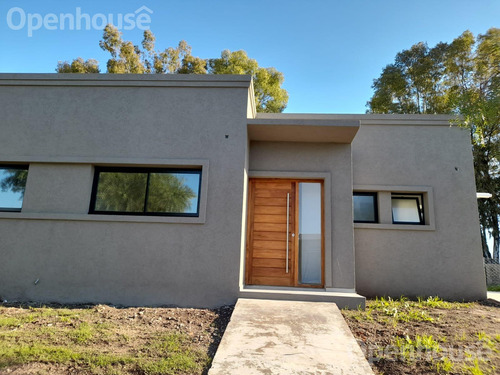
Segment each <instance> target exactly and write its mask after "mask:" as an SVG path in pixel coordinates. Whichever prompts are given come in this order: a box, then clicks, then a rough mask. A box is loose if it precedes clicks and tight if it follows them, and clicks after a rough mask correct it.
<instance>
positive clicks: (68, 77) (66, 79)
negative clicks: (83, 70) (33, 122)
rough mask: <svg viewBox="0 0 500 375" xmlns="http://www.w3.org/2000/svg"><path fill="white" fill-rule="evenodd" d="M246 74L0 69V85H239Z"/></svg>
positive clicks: (247, 83)
mask: <svg viewBox="0 0 500 375" xmlns="http://www.w3.org/2000/svg"><path fill="white" fill-rule="evenodd" d="M251 82H252V76H250V75H245V74H241V75H234V74H108V73H99V74H79V73H0V86H122V87H130V86H148V87H242V88H247V89H248V88H249V87H250V85H251Z"/></svg>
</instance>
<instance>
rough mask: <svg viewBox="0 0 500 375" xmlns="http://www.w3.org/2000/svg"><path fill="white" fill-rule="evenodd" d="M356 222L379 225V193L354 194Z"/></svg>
mask: <svg viewBox="0 0 500 375" xmlns="http://www.w3.org/2000/svg"><path fill="white" fill-rule="evenodd" d="M353 207H354V222H355V223H377V222H378V210H377V193H365V192H363V193H361V192H354V193H353Z"/></svg>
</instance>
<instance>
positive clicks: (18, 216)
mask: <svg viewBox="0 0 500 375" xmlns="http://www.w3.org/2000/svg"><path fill="white" fill-rule="evenodd" d="M1 219H10V220H12V219H13V220H56V221H57V220H58V221H91V222H122V223H160V224H163V223H164V224H204V223H205V218H204V217H201V216H200V217H186V216H132V215H94V214H59V213H25V212H0V220H1Z"/></svg>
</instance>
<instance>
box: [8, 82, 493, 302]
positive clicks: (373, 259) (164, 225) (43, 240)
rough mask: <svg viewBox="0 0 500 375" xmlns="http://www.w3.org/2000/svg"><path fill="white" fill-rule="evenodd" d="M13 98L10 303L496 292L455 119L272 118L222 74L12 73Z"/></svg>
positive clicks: (466, 151) (477, 295)
mask: <svg viewBox="0 0 500 375" xmlns="http://www.w3.org/2000/svg"><path fill="white" fill-rule="evenodd" d="M0 103H2V104H1V105H0V131H1V134H2V136H1V137H0V183H1V182H2V181H3V182H4V183H3V190H0V238H1V241H0V257H1V259H2V261H1V262H0V297H1V298H3V299H6V300H20V301H30V300H35V301H46V302H54V301H55V302H63V303H75V302H100V303H113V304H121V305H179V306H192V307H213V306H220V305H223V304H230V303H234V302H235V300H236V299H237V298H238V297H247V298H252V297H258V298H294V299H305V300H332V301H335V302H337V303H338V304H339V306H350V307H356V306H358V305H363V303H364V297H365V296H376V295H378V296H382V295H386V296H400V295H407V296H428V295H438V296H440V297H442V298H446V299H454V300H476V299H482V298H485V295H486V291H485V278H484V270H483V264H482V255H481V244H480V238H479V222H478V214H477V202H476V191H475V183H474V173H473V161H472V152H471V146H470V141H469V135H468V132H467V131H466V130H463V129H461V128H458V127H455V126H450V121H449V120H450V118H449V117H447V116H427V115H419V116H417V115H397V116H393V115H319V114H317V115H313V114H261V113H256V112H255V105H254V97H253V86H252V81H251V78H250V77H249V76H224V75H221V76H210V75H207V76H190V75H151V76H149V75H59V74H0ZM0 187H1V186H0Z"/></svg>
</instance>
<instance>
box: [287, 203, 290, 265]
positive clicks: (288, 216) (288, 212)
mask: <svg viewBox="0 0 500 375" xmlns="http://www.w3.org/2000/svg"><path fill="white" fill-rule="evenodd" d="M289 228H290V193H286V273H288V250H289V249H288V235H289V232H290V230H289Z"/></svg>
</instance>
